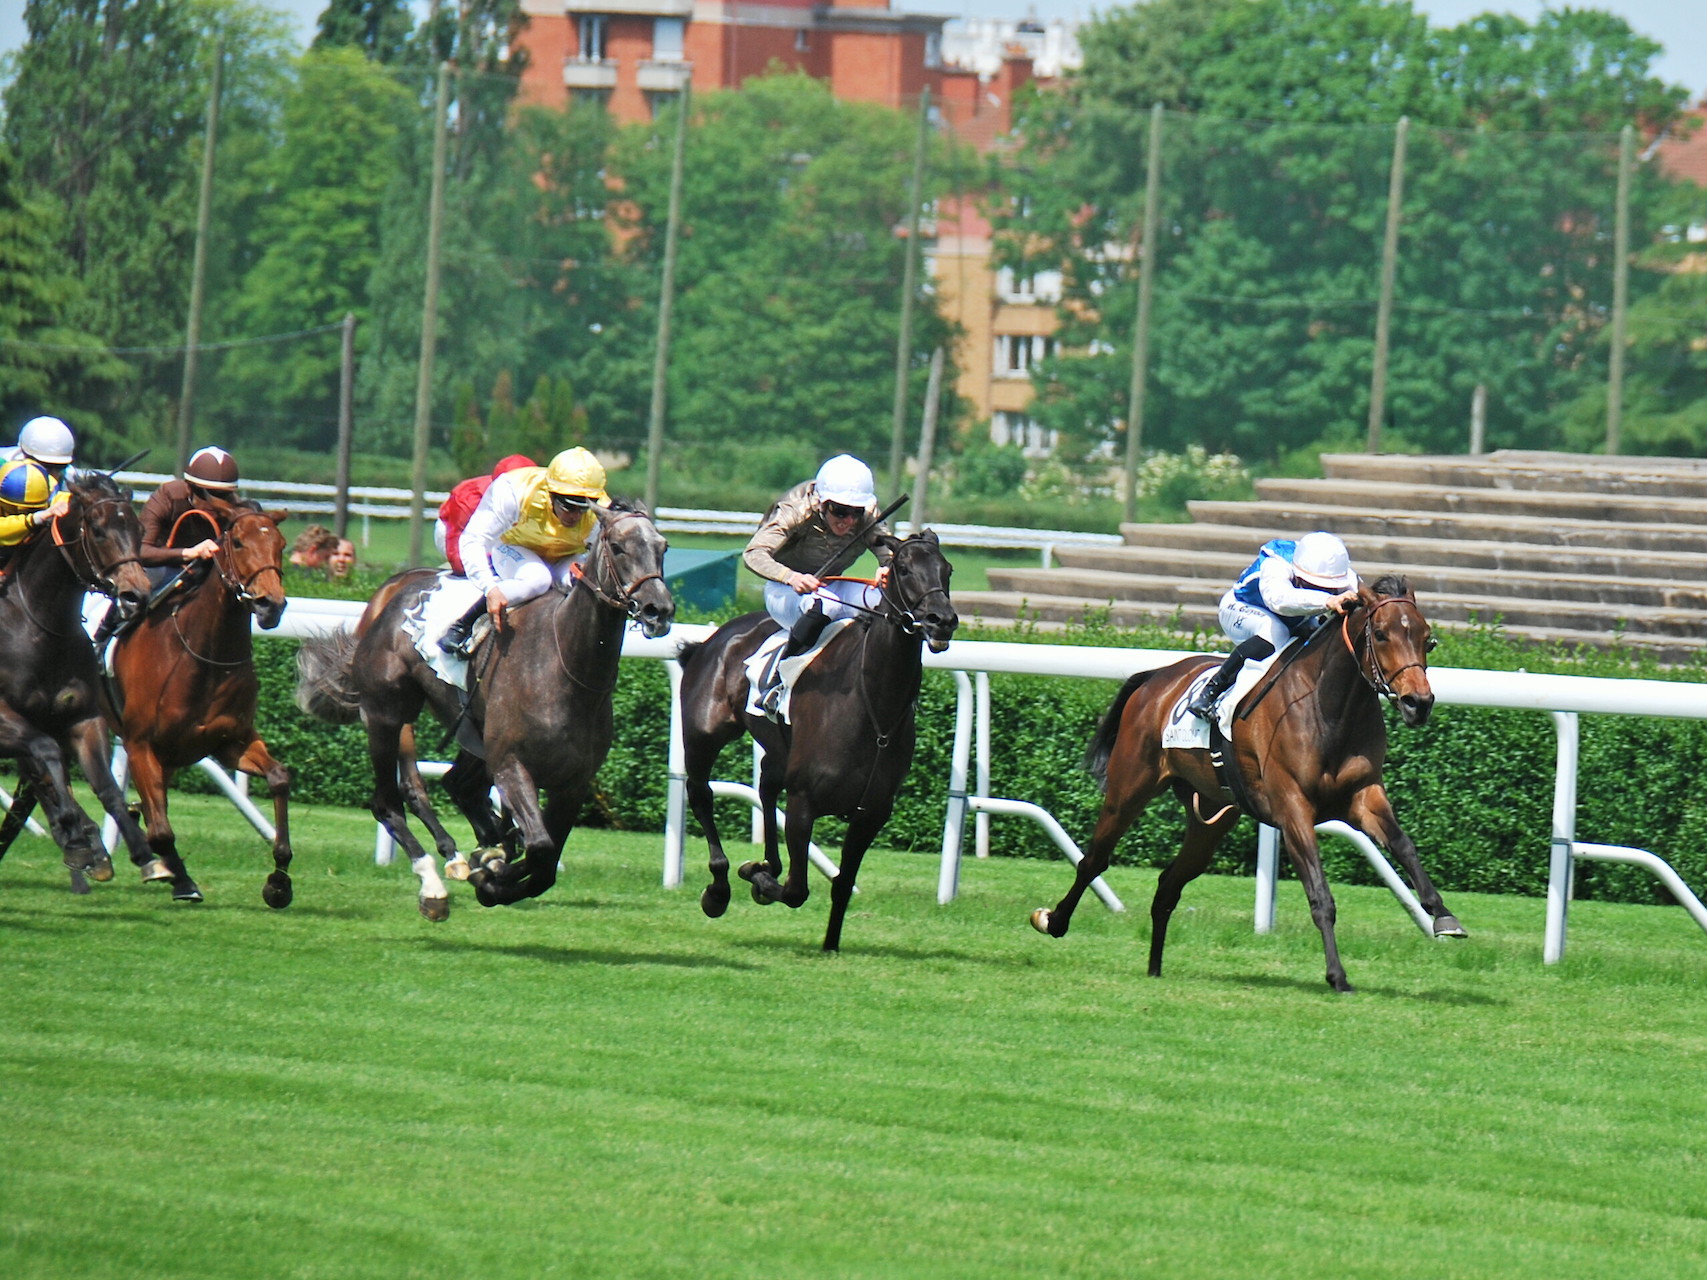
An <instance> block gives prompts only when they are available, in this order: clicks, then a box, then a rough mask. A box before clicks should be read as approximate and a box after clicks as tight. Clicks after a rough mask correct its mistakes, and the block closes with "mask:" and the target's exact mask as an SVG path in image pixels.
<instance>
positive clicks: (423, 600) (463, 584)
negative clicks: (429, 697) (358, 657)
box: [403, 573, 492, 693]
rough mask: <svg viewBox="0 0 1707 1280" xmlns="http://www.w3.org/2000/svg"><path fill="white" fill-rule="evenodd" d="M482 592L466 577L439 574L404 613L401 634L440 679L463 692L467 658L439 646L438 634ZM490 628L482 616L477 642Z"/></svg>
mask: <svg viewBox="0 0 1707 1280" xmlns="http://www.w3.org/2000/svg"><path fill="white" fill-rule="evenodd" d="M485 594H486V593H485V592H483V591H481V590H480V588H479V587H477V586H475V585H474V584H473V583H472V582H470V581H469V580H468V579H467V578H459V577H457V576H456V575H454V574H451V573H440V574H439V581H438V585H437V586H435V587H433V588H432V589H431V590H430V591H423V592H422V593H421V594H420V596H418V597H417V598H416V600H415V603H414V604H412V605H411V606H409V608H408V609H407V610H405V612H404V614H403V634H404V635H406V636H408V637H409V639H410V641H411V642H412V643H413V644H414V646H415V652H416V653H418V654H420V655H421V660H422V661H423V662H425V663H426V664H427V666H428V667H430V668H432V672H433V674H434V675H436V676H437V677H438V678H439V679H440V680H443V681H444V682H445V683H446V684H448V685H451V686H452V687H454V688H457V689H461V690H462V691H463V692H464V693H466V692H468V660H467V659H466V658H459V657H457V656H456V655H455V654H452V653H446V652H445V651H444V650H443V649H441V648H439V637H440V636H442V635H444V633H445V631H446V630H447V629H448V628H449V627H450V624H451V623H453V622H455V621H456V620H457V619H458V618H460V617H462V615H463V614H464V613H466V612H468V610H469V608H470V607H471V606H472V605H473V604H474V602H475V601H476V600H479V599H481V598H483V597H484V595H485ZM491 627H492V622H491V619H489V618H487V617H485V616H484V615H482V616H481V618H480V620H479V621H478V622H477V623H475V626H474V640H475V643H476V644H478V643H479V642H480V640H481V639H482V638H483V637H484V636H485V635H486V633H487V632H488V631H489V630H491Z"/></svg>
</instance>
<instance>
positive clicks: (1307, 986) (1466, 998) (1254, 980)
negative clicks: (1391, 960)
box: [1161, 974, 1510, 1008]
mask: <svg viewBox="0 0 1707 1280" xmlns="http://www.w3.org/2000/svg"><path fill="white" fill-rule="evenodd" d="M1161 981H1163V982H1166V981H1167V979H1166V978H1162V979H1161ZM1187 981H1190V982H1192V983H1194V984H1196V985H1200V986H1201V985H1211V984H1213V985H1217V986H1220V985H1226V984H1229V983H1230V984H1231V985H1233V986H1239V987H1266V988H1268V989H1270V990H1274V991H1303V992H1308V993H1309V994H1311V995H1315V994H1317V993H1320V994H1322V995H1327V996H1331V995H1333V994H1334V993H1333V991H1332V989H1331V988H1329V986H1328V981H1327V979H1326V978H1316V979H1313V980H1310V979H1305V978H1282V977H1279V976H1277V975H1274V974H1251V975H1249V976H1247V977H1240V978H1221V979H1217V978H1213V977H1194V978H1190V979H1188V980H1187ZM1351 985H1352V991H1351V996H1352V998H1353V999H1355V998H1356V997H1358V996H1373V997H1377V998H1379V999H1382V1000H1405V1001H1411V1000H1422V1001H1426V1002H1428V1003H1430V1004H1451V1005H1466V1006H1472V1005H1474V1006H1485V1007H1495V1008H1502V1007H1504V1006H1506V1005H1508V1004H1509V1003H1510V1001H1507V1000H1501V999H1499V998H1497V997H1494V996H1489V995H1484V994H1483V993H1481V992H1479V991H1411V990H1407V989H1405V988H1403V987H1386V986H1376V985H1373V984H1370V983H1361V982H1358V981H1357V979H1356V977H1355V976H1353V978H1352V984H1351Z"/></svg>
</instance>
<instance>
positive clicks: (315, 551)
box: [290, 524, 338, 569]
mask: <svg viewBox="0 0 1707 1280" xmlns="http://www.w3.org/2000/svg"><path fill="white" fill-rule="evenodd" d="M337 545H338V535H337V534H335V533H333V532H332V531H331V530H330V529H328V528H327V527H326V526H325V525H323V524H311V525H309V526H308V528H306V529H304V530H303V531H302V532H301V533H300V534H298V535H297V538H296V543H295V545H294V546H292V548H291V552H290V562H291V563H292V564H294V565H299V566H300V567H302V568H304V569H324V568H325V567H326V560H327V557H328V556H330V555H331V554H332V551H333V549H334V548H335V547H336V546H337Z"/></svg>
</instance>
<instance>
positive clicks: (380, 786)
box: [363, 714, 450, 922]
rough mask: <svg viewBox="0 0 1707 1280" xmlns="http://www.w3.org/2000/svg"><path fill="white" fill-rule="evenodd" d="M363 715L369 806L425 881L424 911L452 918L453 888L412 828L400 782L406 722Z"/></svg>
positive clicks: (419, 901)
mask: <svg viewBox="0 0 1707 1280" xmlns="http://www.w3.org/2000/svg"><path fill="white" fill-rule="evenodd" d="M363 718H364V719H365V720H366V721H367V749H368V758H369V759H370V760H371V761H372V762H373V799H372V800H371V801H370V802H369V806H368V807H369V809H370V810H371V811H372V813H373V816H374V818H375V819H376V820H377V821H378V822H379V824H380V825H381V826H382V827H384V828H385V829H386V831H387V832H389V833H390V835H391V838H392V840H394V841H395V842H396V843H397V845H398V847H400V848H401V849H402V850H403V852H404V854H405V855H407V857H408V859H409V866H410V869H411V870H413V871H414V873H415V877H416V879H418V880H419V881H420V882H421V891H420V895H419V897H418V898H417V899H416V906H417V907H418V908H419V909H420V912H421V914H422V915H423V916H425V917H426V918H427V919H428V920H432V921H434V922H438V921H442V920H448V919H450V891H449V890H448V889H446V888H445V883H444V881H443V880H441V879H439V869H438V867H437V866H436V865H435V864H434V861H433V855H432V854H430V853H428V852H427V851H426V850H425V849H424V848H422V847H421V842H420V841H419V840H417V839H415V833H414V832H413V831H411V830H409V820H408V818H407V817H405V816H404V813H403V793H402V789H401V787H400V786H399V784H398V755H399V745H398V744H399V738H400V736H401V731H402V725H401V724H400V723H399V722H398V721H395V720H391V719H389V718H386V717H382V716H378V715H374V714H367V715H364V717H363Z"/></svg>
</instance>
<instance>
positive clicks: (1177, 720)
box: [1162, 640, 1301, 751]
mask: <svg viewBox="0 0 1707 1280" xmlns="http://www.w3.org/2000/svg"><path fill="white" fill-rule="evenodd" d="M1299 643H1301V642H1300V641H1298V640H1293V641H1291V642H1290V643H1289V644H1287V646H1286V647H1285V648H1284V649H1281V650H1280V651H1279V652H1278V653H1273V654H1270V655H1269V656H1268V657H1266V658H1263V659H1261V660H1260V661H1254V662H1247V663H1245V665H1244V667H1243V668H1241V669H1240V671H1239V678H1238V679H1237V680H1235V681H1233V687H1232V688H1231V689H1229V690H1227V692H1226V694H1225V696H1223V697H1222V699H1221V702H1220V704H1219V705H1218V706H1217V707H1216V708H1215V723H1216V724H1217V725H1218V726H1219V727H1220V729H1221V736H1222V737H1224V738H1226V739H1228V740H1229V741H1231V739H1232V737H1233V717H1234V716H1235V715H1237V714H1238V710H1239V704H1240V703H1242V702H1243V701H1244V700H1245V695H1246V694H1248V693H1250V692H1251V691H1252V690H1253V689H1255V688H1256V687H1257V685H1259V684H1260V683H1262V679H1263V677H1264V676H1266V675H1267V674H1268V673H1269V671H1270V670H1271V669H1272V668H1273V667H1274V665H1275V664H1276V663H1278V662H1279V661H1281V659H1282V658H1284V657H1285V656H1286V654H1287V653H1288V652H1290V651H1291V649H1292V647H1293V645H1296V644H1299ZM1219 670H1220V667H1218V666H1215V667H1205V668H1204V669H1203V670H1202V671H1201V672H1199V673H1198V675H1197V676H1196V678H1195V679H1193V680H1192V682H1191V683H1190V684H1189V685H1187V686H1186V689H1185V692H1184V693H1182V694H1181V695H1180V697H1179V700H1178V701H1177V702H1175V703H1174V705H1173V709H1172V710H1171V711H1169V712H1168V719H1167V723H1166V724H1164V725H1163V726H1162V746H1163V747H1167V748H1176V747H1177V748H1183V749H1185V750H1198V751H1207V750H1209V725H1208V723H1207V722H1206V721H1203V720H1199V719H1198V718H1197V717H1196V716H1194V715H1192V714H1191V712H1189V711H1187V710H1186V705H1187V704H1188V703H1189V702H1190V701H1191V700H1192V698H1193V697H1194V696H1195V695H1196V693H1197V691H1198V690H1199V689H1201V688H1203V686H1204V685H1206V684H1208V683H1209V679H1210V677H1211V676H1213V675H1214V674H1215V673H1216V672H1217V671H1219Z"/></svg>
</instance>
